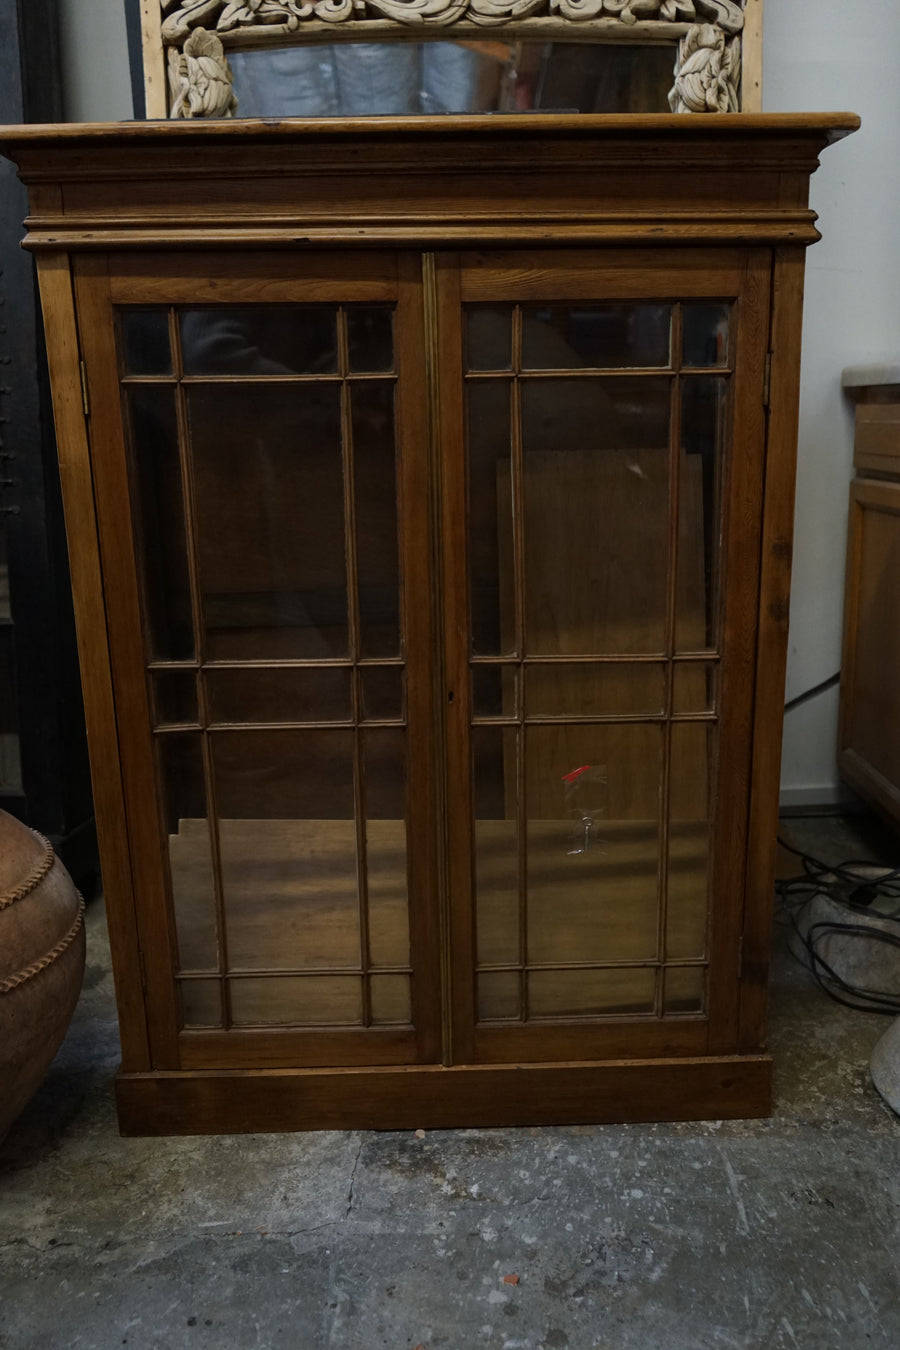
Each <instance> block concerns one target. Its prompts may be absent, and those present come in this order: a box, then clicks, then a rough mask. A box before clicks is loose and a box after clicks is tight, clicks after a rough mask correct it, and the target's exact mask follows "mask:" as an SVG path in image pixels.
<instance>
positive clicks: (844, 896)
mask: <svg viewBox="0 0 900 1350" xmlns="http://www.w3.org/2000/svg"><path fill="white" fill-rule="evenodd" d="M778 842H779V843H780V844H781V846H782V847H783V848H785V849H787V851H788V852H789V853H793V854H794V855H795V856H796V857H798V858H800V860H801V862H802V864H803V875H802V876H798V877H789V878H787V879H785V880H782V881H777V882H776V883H775V890H776V894H777V896H778V898H779V900H780V901H781V904H782V907H783V908H784V911H785V913H786V915H787V918H788V921H789V922H790V925H791V928H792V930H793V933H794V936H795V938H796V940H797V943H798V945H799V946H800V947H802V948H803V950H804V951H805V952H806V954H807V957H808V958H809V969H810V971H811V972H812V975H813V978H814V979H815V981H816V983H817V984H818V985H819V988H820V989H822V990H823V991H824V993H826V994H827V995H828V996H829V998H831V999H834V1001H835V1002H837V1003H841V1004H843V1005H844V1007H847V1008H853V1009H854V1010H856V1011H858V1012H875V1013H882V1014H884V1015H886V1016H891V1017H896V1016H897V1015H898V1014H900V990H898V991H896V992H895V991H888V990H876V989H865V988H862V987H861V986H859V985H854V984H851V983H850V982H849V981H847V980H845V979H844V978H843V977H842V976H840V975H839V974H838V973H837V971H836V970H834V968H833V967H832V966H831V965H830V964H829V962H828V961H826V960H825V958H824V957H823V955H822V953H821V951H820V950H819V946H820V944H821V942H822V941H824V939H826V938H828V937H834V936H841V937H844V936H856V937H859V938H865V939H867V940H868V941H871V942H881V943H884V944H885V945H887V946H890V947H896V948H900V931H898V932H896V933H894V932H892V931H891V930H890V929H884V928H876V927H873V926H871V925H868V924H861V923H839V922H837V921H836V920H824V921H820V922H818V923H814V924H811V925H810V927H809V928H808V929H807V931H806V932H805V933H804V932H803V931H802V930H801V928H800V925H799V923H798V922H797V913H798V911H799V909H800V908H801V907H802V906H803V905H805V904H807V903H808V901H810V900H811V899H812V898H813V897H814V896H816V895H824V896H826V897H827V898H828V899H830V900H833V901H835V902H837V903H838V904H840V905H841V906H843V907H844V908H847V909H850V910H852V911H854V912H855V913H856V914H862V915H866V916H868V917H870V918H876V919H878V920H879V922H886V923H888V924H897V925H898V928H900V913H885V912H883V911H882V910H881V909H875V908H873V905H874V903H875V902H876V901H878V900H881V899H887V900H891V901H893V900H898V899H900V868H895V867H881V866H879V865H878V864H877V863H871V862H868V861H865V860H852V861H850V862H843V863H836V864H834V865H833V866H832V865H830V864H828V863H823V862H821V861H820V860H819V859H818V858H813V857H812V856H811V855H810V854H808V853H804V852H803V851H802V850H801V849H797V848H794V847H793V845H791V844H788V843H787V842H786V840H784V839H781V838H779V840H778ZM798 959H799V958H798Z"/></svg>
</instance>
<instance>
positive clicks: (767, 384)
mask: <svg viewBox="0 0 900 1350" xmlns="http://www.w3.org/2000/svg"><path fill="white" fill-rule="evenodd" d="M771 393H772V353H771V352H766V363H765V365H764V367H763V407H764V408H768V406H769V398H770V396H771Z"/></svg>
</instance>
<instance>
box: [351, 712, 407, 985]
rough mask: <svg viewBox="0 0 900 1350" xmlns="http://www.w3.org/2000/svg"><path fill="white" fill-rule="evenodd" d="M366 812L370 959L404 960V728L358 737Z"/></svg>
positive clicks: (383, 962) (394, 962) (381, 961)
mask: <svg viewBox="0 0 900 1350" xmlns="http://www.w3.org/2000/svg"><path fill="white" fill-rule="evenodd" d="M361 741H362V754H363V775H364V781H365V813H366V875H367V881H368V897H369V898H368V908H369V956H370V960H372V961H373V962H375V963H377V964H380V965H406V964H407V962H408V961H409V888H408V883H407V835H406V730H405V728H402V727H383V728H377V729H376V728H373V729H371V730H367V731H365V732H364V733H362V736H361Z"/></svg>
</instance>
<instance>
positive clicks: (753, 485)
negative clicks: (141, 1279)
mask: <svg viewBox="0 0 900 1350" xmlns="http://www.w3.org/2000/svg"><path fill="white" fill-rule="evenodd" d="M854 125H855V119H854V118H852V117H850V116H849V115H845V116H833V117H826V116H822V117H815V118H800V117H781V118H772V117H769V118H765V117H750V116H734V117H728V118H721V119H716V118H711V119H679V118H674V117H631V118H629V117H624V118H607V117H582V118H574V117H571V118H566V117H558V118H554V117H548V118H546V119H544V118H542V119H540V120H538V119H526V118H518V119H517V118H514V117H513V118H496V119H484V120H478V119H460V118H447V119H435V120H434V121H429V120H427V119H426V120H421V121H415V120H408V121H395V122H387V121H382V120H378V119H376V120H374V121H371V122H351V123H348V122H331V123H329V122H325V123H320V124H309V123H297V124H291V123H283V124H277V125H268V124H263V123H246V124H243V123H235V124H232V125H229V124H213V125H208V126H203V127H198V126H197V125H196V124H185V125H162V126H156V127H153V126H132V127H121V128H105V129H103V128H97V129H86V128H61V129H57V130H56V131H55V132H53V131H48V130H47V129H43V130H42V129H30V130H27V131H20V132H18V133H16V134H11V133H9V132H7V133H6V134H5V135H4V136H3V138H2V139H3V141H4V143H5V145H6V147H7V149H8V151H9V153H11V154H12V155H13V156H14V157H15V158H16V159H17V161H18V163H19V166H20V171H21V173H22V175H23V177H24V178H25V180H26V182H28V183H29V185H30V187H31V191H32V215H31V218H30V221H29V235H28V239H27V244H28V246H29V247H31V248H33V249H34V250H35V251H36V253H37V256H38V265H39V272H40V277H41V287H42V295H43V303H44V307H45V315H46V319H47V330H48V340H49V345H50V353H51V361H52V373H53V378H54V391H55V400H56V415H57V422H58V429H59V436H60V444H61V457H62V469H63V477H64V487H65V495H66V510H67V520H68V528H69V534H70V541H71V548H72V555H73V573H74V583H75V596H76V607H77V611H78V619H79V632H80V643H81V651H82V661H83V669H84V679H85V690H86V696H87V701H88V706H89V716H90V733H91V739H92V752H93V757H94V773H95V783H96V788H97V796H98V809H99V813H100V822H101V829H102V845H103V849H104V870H105V879H106V887H107V895H108V905H109V917H110V926H111V936H112V939H113V945H114V952H115V964H116V974H117V989H118V996H119V1003H120V1017H121V1025H122V1037H123V1062H122V1069H121V1072H120V1075H119V1080H118V1092H119V1107H120V1117H121V1122H122V1126H123V1128H124V1129H125V1130H126V1131H128V1132H166V1131H169V1132H173V1131H204V1130H259V1129H267V1128H298V1127H304V1126H317V1127H330V1126H349V1125H354V1126H374V1127H391V1126H416V1125H431V1126H436V1125H463V1124H502V1123H515V1124H527V1123H534V1122H540V1121H591V1120H603V1119H622V1120H624V1119H672V1118H696V1117H702V1116H736V1115H750V1114H757V1113H760V1112H765V1111H766V1110H767V1109H768V1105H769V1097H770V1073H771V1063H770V1059H769V1057H768V1056H767V1054H766V1053H765V1045H764V1008H765V990H766V971H767V949H768V939H769V920H770V903H771V879H772V871H773V848H774V834H775V815H776V803H777V775H778V752H779V743H780V717H779V710H780V704H781V699H782V695H783V680H784V659H785V637H786V616H787V608H788V576H789V558H790V532H791V519H792V483H793V452H794V435H795V421H796V400H797V369H798V361H799V325H800V304H801V291H802V271H803V256H804V248H805V245H806V244H807V243H810V242H812V241H813V240H814V239H815V238H816V237H817V236H816V233H815V230H814V227H813V221H812V217H811V215H810V213H809V211H808V210H807V206H806V202H807V185H808V177H809V174H810V172H811V171H812V170H813V169H814V167H815V164H816V155H817V154H818V152H819V151H820V150H821V149H822V147H823V146H824V145H825V144H827V143H828V141H829V140H831V139H833V138H834V137H835V136H837V135H840V134H843V133H845V132H846V131H848V130H851V129H852V128H853V126H854Z"/></svg>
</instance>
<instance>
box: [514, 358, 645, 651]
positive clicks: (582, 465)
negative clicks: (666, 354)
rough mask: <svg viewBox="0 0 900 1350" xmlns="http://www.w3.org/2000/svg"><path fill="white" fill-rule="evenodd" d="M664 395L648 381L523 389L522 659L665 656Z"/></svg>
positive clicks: (550, 383) (546, 383)
mask: <svg viewBox="0 0 900 1350" xmlns="http://www.w3.org/2000/svg"><path fill="white" fill-rule="evenodd" d="M669 395H670V380H669V379H668V378H655V377H649V378H645V379H638V378H634V377H628V376H613V377H609V378H605V379H593V378H591V377H587V378H584V379H579V380H571V379H555V380H543V379H537V380H530V381H528V382H527V383H526V384H523V385H522V388H521V398H522V426H523V437H524V473H525V491H524V499H525V523H524V534H525V632H526V647H527V650H528V651H529V652H530V653H533V654H535V655H569V654H572V655H575V654H579V655H580V654H583V655H590V654H604V655H605V654H610V655H612V654H629V653H650V652H657V651H658V652H660V653H661V652H662V651H664V649H665V626H666V589H667V588H666V581H667V572H668V565H667V557H668V533H669V448H668V442H669V403H670V397H669Z"/></svg>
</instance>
